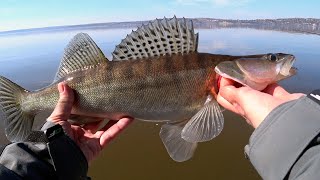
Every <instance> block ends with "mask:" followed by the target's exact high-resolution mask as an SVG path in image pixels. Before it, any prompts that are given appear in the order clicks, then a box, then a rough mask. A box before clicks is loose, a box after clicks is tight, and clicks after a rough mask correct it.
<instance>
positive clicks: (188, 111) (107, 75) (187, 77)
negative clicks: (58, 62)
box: [21, 53, 252, 121]
mask: <svg viewBox="0 0 320 180" xmlns="http://www.w3.org/2000/svg"><path fill="white" fill-rule="evenodd" d="M249 57H252V56H249ZM238 58H239V57H238V56H228V55H213V54H206V53H190V54H186V55H172V56H162V57H158V58H154V59H142V60H132V61H110V62H107V63H105V64H101V65H99V66H95V67H90V68H87V69H85V70H81V71H77V72H74V73H71V74H69V75H68V76H66V77H65V78H64V79H61V81H66V82H67V84H68V85H69V86H70V87H71V88H72V89H74V90H75V92H76V93H75V94H76V98H75V104H74V107H73V110H72V114H77V115H86V116H94V117H103V118H109V119H119V118H121V117H123V116H132V117H135V118H137V119H145V120H155V121H176V120H180V119H187V118H190V117H191V116H192V115H193V114H194V113H195V112H197V111H198V110H199V109H200V108H201V107H202V105H203V103H204V102H205V100H206V98H207V96H208V94H212V95H213V96H216V94H215V90H212V89H214V88H216V87H217V85H216V79H215V77H216V73H215V71H214V67H215V65H216V64H218V63H220V62H221V61H230V60H234V59H238ZM59 82H60V81H59ZM59 82H56V83H54V84H52V85H50V86H49V87H47V88H44V89H42V90H39V91H36V92H30V93H29V94H28V95H26V96H24V98H22V99H21V106H22V108H23V111H25V112H30V113H32V114H37V113H38V112H40V111H43V110H52V109H53V108H54V105H55V103H56V102H57V100H58V98H59V93H58V91H57V87H56V86H57V83H59Z"/></svg>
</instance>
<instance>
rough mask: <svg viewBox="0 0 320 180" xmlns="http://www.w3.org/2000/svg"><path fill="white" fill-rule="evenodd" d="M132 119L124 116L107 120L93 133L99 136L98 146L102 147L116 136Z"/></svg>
mask: <svg viewBox="0 0 320 180" xmlns="http://www.w3.org/2000/svg"><path fill="white" fill-rule="evenodd" d="M132 121H133V118H130V117H125V118H122V119H120V120H119V121H109V122H108V123H107V124H106V126H105V127H104V128H102V129H101V130H99V131H97V132H96V133H95V136H96V138H100V146H101V147H102V148H103V147H105V146H106V145H108V144H109V142H110V141H112V140H113V139H114V138H115V137H116V136H118V135H119V134H120V133H121V132H122V131H123V130H124V129H125V128H126V127H128V126H129V125H130V124H131V123H132Z"/></svg>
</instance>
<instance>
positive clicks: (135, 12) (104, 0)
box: [0, 0, 320, 31]
mask: <svg viewBox="0 0 320 180" xmlns="http://www.w3.org/2000/svg"><path fill="white" fill-rule="evenodd" d="M319 7H320V1H319V0H307V1H303V0H161V1H159V0H158V1H157V0H45V1H44V0H1V1H0V31H8V30H16V29H28V28H36V27H50V26H60V25H76V24H88V23H102V22H121V21H132V20H133V21H134V20H151V19H155V18H163V17H164V16H165V17H173V16H174V15H176V16H177V17H190V18H197V17H207V18H223V19H265V18H292V17H302V18H320V11H319Z"/></svg>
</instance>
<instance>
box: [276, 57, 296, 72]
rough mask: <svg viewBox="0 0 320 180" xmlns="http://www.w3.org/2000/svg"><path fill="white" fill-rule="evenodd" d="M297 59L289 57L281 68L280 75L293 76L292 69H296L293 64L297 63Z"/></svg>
mask: <svg viewBox="0 0 320 180" xmlns="http://www.w3.org/2000/svg"><path fill="white" fill-rule="evenodd" d="M295 60H296V58H295V57H294V56H293V55H288V56H287V57H286V60H285V61H284V62H283V63H282V66H281V67H280V72H279V73H280V74H282V75H283V76H289V75H290V74H291V71H292V69H296V68H295V67H293V63H294V62H295Z"/></svg>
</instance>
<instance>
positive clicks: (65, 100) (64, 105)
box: [48, 83, 74, 123]
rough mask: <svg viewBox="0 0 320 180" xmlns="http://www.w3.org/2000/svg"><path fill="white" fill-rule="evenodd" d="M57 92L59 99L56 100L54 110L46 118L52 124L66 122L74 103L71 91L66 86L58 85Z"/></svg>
mask: <svg viewBox="0 0 320 180" xmlns="http://www.w3.org/2000/svg"><path fill="white" fill-rule="evenodd" d="M58 90H59V93H60V98H59V100H58V103H57V105H56V108H55V109H54V111H53V112H52V114H51V115H50V117H49V118H48V120H50V121H52V122H54V123H58V122H59V121H67V120H68V118H69V116H70V113H71V109H72V105H73V101H74V95H73V91H72V89H71V88H70V87H69V86H68V85H66V84H64V83H59V84H58Z"/></svg>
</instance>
